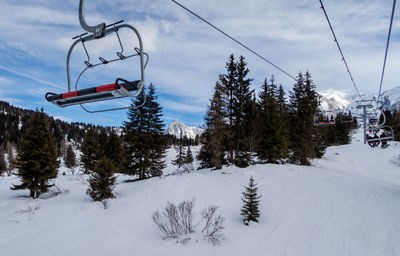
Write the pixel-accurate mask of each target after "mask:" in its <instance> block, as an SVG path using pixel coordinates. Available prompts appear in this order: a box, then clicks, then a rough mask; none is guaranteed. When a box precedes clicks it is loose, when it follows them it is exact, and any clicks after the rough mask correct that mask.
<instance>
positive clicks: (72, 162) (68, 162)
mask: <svg viewBox="0 0 400 256" xmlns="http://www.w3.org/2000/svg"><path fill="white" fill-rule="evenodd" d="M64 163H65V166H66V167H67V168H69V169H72V168H74V167H75V166H76V156H75V152H74V150H73V149H72V145H71V144H69V145H68V147H67V150H66V151H65V156H64Z"/></svg>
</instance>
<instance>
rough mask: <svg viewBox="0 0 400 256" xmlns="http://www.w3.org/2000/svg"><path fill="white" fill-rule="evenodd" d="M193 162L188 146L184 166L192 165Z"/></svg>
mask: <svg viewBox="0 0 400 256" xmlns="http://www.w3.org/2000/svg"><path fill="white" fill-rule="evenodd" d="M193 160H194V159H193V155H192V151H191V150H190V146H189V147H188V149H187V151H186V156H185V164H191V163H193Z"/></svg>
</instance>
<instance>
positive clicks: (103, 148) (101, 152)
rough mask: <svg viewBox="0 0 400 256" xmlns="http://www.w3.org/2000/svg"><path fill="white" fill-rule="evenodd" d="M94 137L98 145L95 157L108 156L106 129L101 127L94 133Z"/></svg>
mask: <svg viewBox="0 0 400 256" xmlns="http://www.w3.org/2000/svg"><path fill="white" fill-rule="evenodd" d="M95 138H96V140H97V145H98V149H97V156H96V159H100V158H101V157H102V156H107V157H108V158H110V157H109V156H108V155H107V153H108V152H109V150H108V135H107V130H106V129H105V128H101V129H100V133H98V134H96V136H95Z"/></svg>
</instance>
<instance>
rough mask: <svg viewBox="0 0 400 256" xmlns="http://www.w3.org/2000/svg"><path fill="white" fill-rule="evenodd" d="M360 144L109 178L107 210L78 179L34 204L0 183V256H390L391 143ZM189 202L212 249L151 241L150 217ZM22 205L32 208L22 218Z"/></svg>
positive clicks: (399, 195) (397, 234)
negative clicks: (261, 161) (257, 199)
mask: <svg viewBox="0 0 400 256" xmlns="http://www.w3.org/2000/svg"><path fill="white" fill-rule="evenodd" d="M360 138H361V135H360V133H358V134H356V135H355V139H354V142H353V144H350V145H344V146H336V147H330V148H328V149H327V152H326V154H325V156H324V157H323V158H322V159H319V160H316V161H314V162H313V166H311V167H303V166H295V165H288V164H287V165H255V166H250V167H248V168H246V169H239V168H236V167H232V166H231V167H224V168H223V170H222V171H212V172H210V170H200V171H194V172H192V173H190V174H181V175H171V176H165V177H163V178H153V179H150V180H146V181H140V182H134V183H124V182H123V181H124V180H126V179H128V178H129V177H127V176H124V175H119V177H118V184H117V186H116V190H115V192H116V196H117V198H116V199H113V200H110V201H109V208H108V209H107V210H104V209H103V206H102V205H101V204H99V203H94V202H92V201H91V199H90V198H89V197H88V196H87V195H86V194H85V192H86V189H87V185H86V182H85V180H86V179H87V177H86V176H83V177H82V176H80V175H67V176H62V175H60V176H59V177H58V178H57V179H56V180H55V183H56V185H57V186H58V187H60V188H62V189H67V190H69V192H68V193H63V194H61V195H59V196H56V197H52V198H48V199H38V200H32V199H29V198H26V197H23V196H25V195H27V191H11V190H10V189H9V187H10V186H11V184H17V183H18V182H19V181H18V179H17V178H16V177H5V178H0V255H1V256H3V255H4V256H9V255H13V256H14V255H17V256H18V255H21V256H25V255H30V256H64V255H65V256H67V255H68V256H70V255H85V256H86V255H90V256H91V255H93V256H94V255H96V256H103V255H104V256H106V255H121V256H123V255H129V256H139V255H140V256H141V255H146V256H151V255H174V256H180V255H182V256H184V255H185V256H187V255H219V256H225V255H226V256H232V255H235V256H236V255H238V256H241V255H243V256H258V255H260V256H261V255H274V256H276V255H287V256H292V255H293V256H303V255H304V256H310V255H318V256H321V255H332V256H333V255H346V256H354V255H360V256H361V255H362V256H368V255H371V256H376V255H393V256H394V255H400V243H399V242H398V241H400V221H399V219H400V167H398V166H396V164H394V163H392V162H391V159H392V158H393V157H394V156H397V155H399V154H400V150H399V149H400V145H397V143H396V142H392V143H391V145H390V147H388V148H387V149H385V150H382V149H380V148H376V149H372V148H369V147H368V146H366V145H363V144H362V142H360V141H361V139H360ZM197 150H198V148H193V151H194V152H193V153H194V154H196V151H197ZM174 157H175V151H174V149H171V150H169V152H168V154H167V158H168V165H167V168H166V170H165V174H168V173H172V172H173V171H174V168H175V167H174V166H173V165H171V164H170V161H171V160H172V159H173V158H174ZM63 170H65V169H63V168H61V170H60V173H62V171H63ZM250 176H254V178H255V182H256V183H257V184H258V190H259V193H260V194H261V195H262V198H261V203H260V210H261V218H260V223H259V224H253V223H251V224H250V226H244V225H243V224H242V221H241V216H240V208H241V206H242V202H241V196H242V195H241V192H242V191H243V190H244V189H243V187H244V186H245V185H247V184H248V179H249V177H250ZM193 198H194V199H195V200H196V201H195V211H196V215H195V223H197V220H198V219H199V214H198V212H200V211H201V209H202V208H204V207H206V206H208V205H217V206H219V209H218V212H219V213H220V214H221V215H222V216H223V217H225V218H226V221H225V227H226V229H225V230H224V236H225V239H224V240H222V245H221V246H212V245H211V244H210V243H209V242H207V241H204V240H202V239H201V237H200V236H199V235H194V236H193V237H194V239H192V240H191V241H189V242H188V243H187V244H186V245H181V244H178V243H176V241H174V240H162V239H161V237H160V236H159V234H158V230H157V228H156V227H155V226H154V224H153V223H152V220H151V214H152V213H153V212H154V211H156V210H157V209H160V208H161V207H163V206H165V204H166V203H167V202H168V201H171V202H174V203H179V202H180V201H182V200H190V199H193ZM29 207H31V208H35V207H37V208H38V209H37V210H35V211H34V212H32V213H31V215H30V220H28V218H29V213H28V212H27V211H26V210H27V209H28V208H29ZM196 239H197V240H198V242H195V240H196Z"/></svg>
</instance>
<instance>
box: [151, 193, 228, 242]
mask: <svg viewBox="0 0 400 256" xmlns="http://www.w3.org/2000/svg"><path fill="white" fill-rule="evenodd" d="M193 207H194V200H191V201H183V202H181V203H180V204H179V205H178V206H176V205H175V204H173V203H171V202H168V203H167V206H166V207H165V208H164V209H163V210H162V212H160V211H156V212H154V213H153V215H152V219H153V222H154V223H155V224H156V226H157V227H158V229H159V230H160V232H161V236H162V238H163V239H168V238H172V239H180V238H181V237H182V236H186V238H184V239H182V240H181V241H180V243H181V244H186V243H187V242H188V241H189V240H190V239H191V238H190V237H187V235H188V234H191V233H194V232H196V226H197V225H196V226H194V225H193ZM217 209H218V207H217V206H209V207H208V208H205V209H203V210H202V211H201V221H200V222H199V224H200V223H202V222H204V227H203V229H202V230H201V232H202V233H203V236H204V238H205V239H207V240H209V241H210V242H211V243H212V244H213V245H219V244H220V241H221V239H223V234H222V230H223V229H224V226H223V223H224V220H225V219H224V218H223V217H221V216H220V215H218V216H216V211H217ZM199 224H198V225H199Z"/></svg>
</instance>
